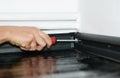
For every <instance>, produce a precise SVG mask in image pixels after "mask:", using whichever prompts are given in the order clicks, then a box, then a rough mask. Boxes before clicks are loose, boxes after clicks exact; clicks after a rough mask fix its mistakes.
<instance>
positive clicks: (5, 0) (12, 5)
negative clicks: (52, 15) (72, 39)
mask: <svg viewBox="0 0 120 78" xmlns="http://www.w3.org/2000/svg"><path fill="white" fill-rule="evenodd" d="M77 7H78V5H77V0H0V12H76V11H78V9H77Z"/></svg>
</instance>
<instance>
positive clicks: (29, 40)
mask: <svg viewBox="0 0 120 78" xmlns="http://www.w3.org/2000/svg"><path fill="white" fill-rule="evenodd" d="M11 35H12V36H11ZM9 38H10V40H13V41H15V45H16V46H19V47H20V48H21V49H22V50H30V51H33V50H39V51H40V50H42V49H43V48H44V47H45V46H47V47H48V48H50V46H51V45H52V41H51V38H50V37H49V35H47V34H46V33H44V32H42V31H41V30H40V29H38V28H35V27H19V28H16V30H15V31H14V30H12V34H10V37H9ZM18 42H20V44H19V43H18Z"/></svg>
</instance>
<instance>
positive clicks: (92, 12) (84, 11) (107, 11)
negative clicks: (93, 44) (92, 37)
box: [79, 0, 120, 37]
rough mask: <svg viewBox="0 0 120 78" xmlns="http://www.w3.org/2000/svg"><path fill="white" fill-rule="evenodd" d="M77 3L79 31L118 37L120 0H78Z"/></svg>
mask: <svg viewBox="0 0 120 78" xmlns="http://www.w3.org/2000/svg"><path fill="white" fill-rule="evenodd" d="M79 3H80V5H79V11H80V26H81V31H80V32H85V33H92V34H101V35H110V36H119V37H120V0H79Z"/></svg>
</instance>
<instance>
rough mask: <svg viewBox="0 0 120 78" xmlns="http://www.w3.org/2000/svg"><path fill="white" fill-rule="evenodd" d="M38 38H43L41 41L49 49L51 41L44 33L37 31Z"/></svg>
mask: <svg viewBox="0 0 120 78" xmlns="http://www.w3.org/2000/svg"><path fill="white" fill-rule="evenodd" d="M39 34H40V36H41V37H42V38H43V40H44V41H45V42H46V44H47V47H48V48H50V46H51V45H52V41H51V38H50V37H49V36H48V35H47V34H46V33H44V32H42V31H39Z"/></svg>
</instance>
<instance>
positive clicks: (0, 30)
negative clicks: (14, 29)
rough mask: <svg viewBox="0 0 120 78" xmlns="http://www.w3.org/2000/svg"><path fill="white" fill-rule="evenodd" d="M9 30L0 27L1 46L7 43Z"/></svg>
mask: <svg viewBox="0 0 120 78" xmlns="http://www.w3.org/2000/svg"><path fill="white" fill-rule="evenodd" d="M7 36H8V30H7V29H6V28H4V27H0V44H2V43H4V42H7V40H8V39H7Z"/></svg>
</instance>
